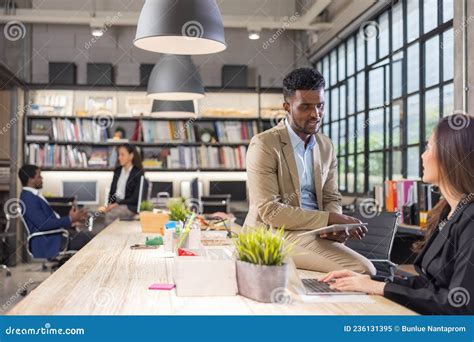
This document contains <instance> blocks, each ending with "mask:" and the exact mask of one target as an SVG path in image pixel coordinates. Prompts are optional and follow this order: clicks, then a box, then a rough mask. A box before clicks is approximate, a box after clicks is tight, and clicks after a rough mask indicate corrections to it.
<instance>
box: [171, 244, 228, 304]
mask: <svg viewBox="0 0 474 342" xmlns="http://www.w3.org/2000/svg"><path fill="white" fill-rule="evenodd" d="M198 252H199V253H200V255H199V256H176V257H175V258H174V270H173V277H174V282H175V284H176V295H177V296H184V297H194V296H235V295H236V294H237V279H236V271H235V260H234V259H233V258H232V255H231V254H230V252H228V251H226V250H225V249H205V250H200V251H198Z"/></svg>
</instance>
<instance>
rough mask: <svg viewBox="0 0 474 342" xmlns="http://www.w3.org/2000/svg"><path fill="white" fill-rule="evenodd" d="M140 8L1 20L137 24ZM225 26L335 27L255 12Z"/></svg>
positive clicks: (3, 18)
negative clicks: (93, 13) (136, 9)
mask: <svg viewBox="0 0 474 342" xmlns="http://www.w3.org/2000/svg"><path fill="white" fill-rule="evenodd" d="M320 1H327V0H320ZM139 15H140V13H138V12H120V11H97V12H96V14H95V16H92V15H91V13H90V12H88V11H68V10H41V9H17V10H16V14H14V15H6V14H0V23H6V22H9V21H12V20H17V21H20V22H22V23H24V24H63V25H89V26H94V27H95V26H98V27H100V26H104V25H105V24H106V23H112V24H113V25H114V26H136V25H137V23H138V17H139ZM222 20H223V23H224V27H228V28H249V27H252V28H254V27H256V28H260V29H280V28H284V29H288V30H315V31H319V30H328V29H330V28H332V26H333V24H332V23H326V22H322V23H315V24H313V25H311V24H310V23H307V22H304V21H303V20H301V18H299V17H296V16H294V17H291V18H287V17H285V18H275V19H270V18H268V17H264V16H254V17H251V20H249V18H248V17H247V16H229V15H223V16H222Z"/></svg>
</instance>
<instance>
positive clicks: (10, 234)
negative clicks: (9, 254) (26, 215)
mask: <svg viewBox="0 0 474 342" xmlns="http://www.w3.org/2000/svg"><path fill="white" fill-rule="evenodd" d="M10 220H11V217H10V214H8V213H5V229H4V231H3V232H1V233H0V239H1V241H2V244H3V247H4V248H5V247H6V246H7V244H8V243H7V240H8V238H10V237H13V236H15V232H10V223H11V222H10ZM0 269H2V270H4V271H5V275H6V276H7V277H10V276H11V275H12V272H11V270H10V268H9V267H8V266H7V264H1V265H0Z"/></svg>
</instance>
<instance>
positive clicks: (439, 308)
mask: <svg viewBox="0 0 474 342" xmlns="http://www.w3.org/2000/svg"><path fill="white" fill-rule="evenodd" d="M422 159H423V181H424V182H426V183H431V184H434V185H436V186H438V187H439V189H440V191H441V194H442V199H441V201H440V202H439V203H438V204H437V205H436V206H435V207H434V208H433V210H432V213H431V215H430V217H429V220H428V227H427V234H426V237H425V240H424V241H422V242H421V243H420V244H418V246H415V250H418V251H419V252H420V253H419V255H418V256H417V258H416V260H415V269H416V271H417V272H418V274H419V275H417V276H413V277H408V278H399V277H394V278H392V279H386V280H385V282H381V281H376V280H374V279H373V278H370V277H369V276H367V275H360V274H357V273H354V272H351V271H348V270H343V271H335V272H331V273H329V274H328V275H327V276H325V277H324V278H322V279H321V280H322V281H325V282H331V287H332V288H335V289H338V290H341V291H360V292H367V293H371V294H378V295H383V296H384V297H386V298H388V299H391V300H393V301H395V302H397V303H399V304H402V305H404V306H406V307H408V308H410V309H412V310H414V311H417V312H418V313H421V314H432V315H433V314H439V315H446V314H454V315H472V314H474V120H473V117H472V116H469V115H462V114H455V115H452V116H449V117H445V118H444V119H442V120H441V121H440V123H439V124H438V126H437V127H436V128H435V131H434V133H433V134H432V136H431V137H430V139H429V141H428V146H427V149H426V151H425V152H424V153H423V155H422Z"/></svg>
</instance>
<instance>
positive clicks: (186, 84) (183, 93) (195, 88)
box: [147, 55, 204, 101]
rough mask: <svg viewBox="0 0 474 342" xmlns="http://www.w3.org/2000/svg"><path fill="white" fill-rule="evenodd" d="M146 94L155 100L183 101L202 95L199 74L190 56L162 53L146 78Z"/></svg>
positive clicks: (198, 97)
mask: <svg viewBox="0 0 474 342" xmlns="http://www.w3.org/2000/svg"><path fill="white" fill-rule="evenodd" d="M147 96H148V97H151V98H153V99H156V100H171V101H185V100H195V99H201V98H203V97H204V87H203V85H202V81H201V76H200V75H199V72H198V70H197V68H196V66H195V65H194V63H193V61H192V60H191V57H190V56H184V55H164V56H163V57H162V58H161V59H160V61H159V62H158V63H157V64H156V65H155V67H154V68H153V70H152V72H151V75H150V78H149V79H148V87H147Z"/></svg>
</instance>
